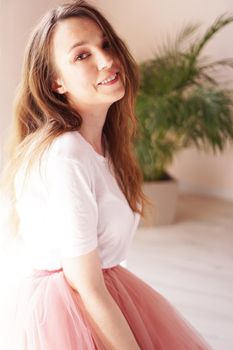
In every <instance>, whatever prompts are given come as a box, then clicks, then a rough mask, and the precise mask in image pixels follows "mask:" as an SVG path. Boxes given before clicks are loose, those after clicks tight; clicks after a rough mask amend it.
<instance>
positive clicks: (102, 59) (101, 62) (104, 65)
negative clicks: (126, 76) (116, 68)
mask: <svg viewBox="0 0 233 350" xmlns="http://www.w3.org/2000/svg"><path fill="white" fill-rule="evenodd" d="M112 65H113V58H112V56H111V54H109V53H107V52H106V51H105V52H100V53H99V54H98V56H97V68H98V70H99V71H100V70H102V69H109V68H111V67H112Z"/></svg>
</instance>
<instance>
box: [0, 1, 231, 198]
mask: <svg viewBox="0 0 233 350" xmlns="http://www.w3.org/2000/svg"><path fill="white" fill-rule="evenodd" d="M89 2H90V3H93V4H94V5H97V6H98V8H99V9H100V10H102V11H103V12H104V13H105V14H106V16H107V17H108V18H109V20H110V21H111V23H112V24H113V26H114V27H115V29H116V30H117V32H118V33H119V34H120V35H121V36H122V37H123V39H125V41H126V42H127V44H128V46H129V48H130V49H131V51H132V53H133V55H134V56H135V58H136V59H137V60H138V61H141V60H144V59H146V58H149V57H151V55H152V53H153V50H154V49H156V47H157V45H159V44H160V43H162V42H163V41H164V40H165V39H166V35H167V34H168V33H169V34H170V33H173V34H175V33H176V32H177V30H178V29H180V28H181V26H182V25H183V24H184V23H187V22H189V21H194V22H196V21H197V22H201V23H203V25H202V26H201V28H200V29H201V30H200V33H202V32H203V31H204V30H205V28H206V27H207V26H208V25H210V24H211V23H212V22H213V21H214V19H215V18H216V17H217V16H219V15H220V14H222V13H223V12H226V11H228V12H229V11H233V0H225V1H224V0H205V1H203V0H195V1H194V0H186V1H185V0H176V1H174V0H164V1H155V0H144V1H141V0H127V1H125V0H110V1H109V0H90V1H89ZM59 3H62V1H55V0H41V1H32V0H21V1H13V0H2V2H1V3H0V6H1V11H0V77H1V78H0V79H1V80H0V126H1V127H0V139H1V144H0V146H1V145H2V142H3V140H4V137H5V134H6V131H7V128H8V125H9V121H10V118H11V103H12V98H13V95H14V91H15V87H16V85H17V82H18V81H19V76H20V69H21V61H22V55H23V51H24V46H25V42H26V39H27V36H28V33H29V31H30V29H31V28H32V27H33V25H34V24H35V22H36V20H37V18H39V16H40V15H42V14H43V13H44V12H45V10H47V9H48V8H50V7H51V6H54V5H55V4H59ZM232 34H233V25H230V26H228V27H226V28H224V29H223V30H222V31H221V32H219V33H218V34H217V35H216V37H215V38H214V39H213V40H212V42H210V43H209V45H208V47H207V48H206V51H205V52H204V54H205V55H209V56H211V57H212V59H213V60H217V59H220V58H225V57H233V46H232ZM226 77H227V78H228V79H233V71H229V70H225V71H224V70H223V71H222V72H221V74H220V75H219V76H218V78H219V79H220V80H221V79H225V78H226ZM1 153H2V152H1ZM232 164H233V146H231V147H229V148H228V150H226V151H225V152H224V153H223V154H221V155H220V156H218V157H213V156H212V155H208V154H204V153H203V152H202V153H198V152H197V151H196V150H195V149H189V150H184V151H183V152H181V153H180V154H179V155H177V157H176V158H175V161H174V163H173V164H172V165H171V167H170V168H169V170H170V172H171V173H172V174H173V175H174V176H175V177H176V178H178V179H179V180H180V182H181V184H182V185H183V187H185V186H186V188H189V190H194V191H202V192H204V193H209V194H215V195H219V196H223V197H224V196H225V197H227V198H232V199H233V166H232Z"/></svg>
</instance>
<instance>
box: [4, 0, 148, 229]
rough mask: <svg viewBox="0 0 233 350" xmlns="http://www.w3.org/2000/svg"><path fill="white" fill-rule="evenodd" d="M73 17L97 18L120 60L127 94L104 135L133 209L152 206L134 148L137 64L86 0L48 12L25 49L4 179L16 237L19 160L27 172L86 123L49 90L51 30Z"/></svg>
mask: <svg viewBox="0 0 233 350" xmlns="http://www.w3.org/2000/svg"><path fill="white" fill-rule="evenodd" d="M70 17H87V18H90V19H92V20H93V21H95V22H96V23H97V24H98V25H99V26H100V28H101V29H102V31H103V32H104V33H105V34H106V36H107V39H108V40H109V42H110V45H111V48H112V50H113V52H114V54H116V55H117V57H118V58H119V61H120V63H121V67H122V69H123V73H124V77H125V95H124V97H123V98H122V99H120V100H118V101H116V102H114V103H113V104H112V105H111V106H110V108H109V110H108V112H107V116H106V120H105V124H104V127H103V133H104V135H105V137H106V139H107V144H108V147H109V154H110V156H111V159H112V163H113V166H114V170H115V174H116V178H117V181H118V183H119V186H120V187H121V189H122V191H123V193H124V194H125V196H126V198H127V201H128V203H129V205H130V207H131V209H132V210H133V211H134V212H138V213H140V214H141V215H142V216H143V217H144V216H145V204H146V203H147V204H149V201H148V198H147V197H146V196H145V195H144V193H143V191H142V181H143V178H142V173H141V171H140V169H139V166H138V163H137V160H136V157H135V153H134V150H133V140H134V138H135V136H136V134H137V123H138V122H137V118H136V116H135V111H134V105H135V99H136V95H137V91H138V87H139V70H138V65H137V64H136V62H135V60H134V58H133V57H132V56H131V54H130V52H129V51H128V48H127V46H126V44H125V43H124V42H123V40H122V39H120V38H119V37H118V36H117V34H116V33H115V31H114V29H113V28H112V26H111V25H110V23H109V22H108V21H107V19H106V18H105V17H104V16H103V15H102V14H101V13H100V12H99V11H98V10H97V9H96V8H95V7H93V6H91V5H89V4H88V3H87V2H86V1H82V0H79V1H74V2H72V3H67V4H63V5H60V6H58V7H56V8H54V9H52V10H50V11H49V12H47V13H46V14H45V15H44V16H43V17H42V19H41V20H40V21H39V23H38V24H37V26H36V27H35V29H34V30H33V32H32V33H31V36H30V38H29V41H28V44H27V47H26V50H25V55H24V62H23V66H22V68H23V69H22V79H21V82H20V84H19V86H18V89H17V94H16V96H15V100H14V104H13V118H12V122H11V127H10V132H9V137H8V142H7V149H6V152H7V163H6V165H5V168H4V169H3V176H2V181H1V187H2V191H3V190H4V192H6V193H7V195H8V197H9V198H10V203H11V214H10V224H11V226H12V234H13V235H14V234H16V233H17V229H18V223H19V218H18V216H17V211H16V208H15V202H16V199H15V198H16V196H15V189H14V179H15V175H16V173H17V171H18V170H19V168H20V166H21V164H22V163H23V161H24V160H25V159H27V160H28V166H27V171H26V174H28V172H29V170H30V169H31V167H32V165H33V164H34V162H35V161H36V160H40V159H41V156H42V154H43V152H44V151H45V150H46V148H47V147H49V146H50V145H51V143H52V141H53V140H54V139H55V138H56V137H57V136H59V135H61V134H63V133H64V132H66V131H72V130H78V129H79V128H80V126H81V123H82V118H81V116H80V115H79V114H78V113H77V111H76V110H74V109H73V108H72V107H71V106H70V104H68V101H67V100H66V97H65V96H64V95H60V94H58V93H56V92H54V91H52V89H51V84H52V81H53V77H54V74H55V68H54V65H53V63H52V57H51V38H52V34H53V32H54V30H55V28H56V26H57V24H58V23H59V22H61V21H62V20H65V19H68V18H70ZM138 204H139V205H140V206H139V205H138Z"/></svg>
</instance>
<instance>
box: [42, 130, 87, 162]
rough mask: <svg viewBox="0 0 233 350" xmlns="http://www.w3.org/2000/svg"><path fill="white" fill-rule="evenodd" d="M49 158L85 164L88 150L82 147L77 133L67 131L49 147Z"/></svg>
mask: <svg viewBox="0 0 233 350" xmlns="http://www.w3.org/2000/svg"><path fill="white" fill-rule="evenodd" d="M48 154H49V156H56V157H59V158H63V159H67V160H74V161H78V162H84V163H86V162H87V161H88V158H89V152H88V149H87V148H85V147H84V145H83V143H82V141H81V139H80V136H79V133H78V132H76V131H67V132H64V133H63V134H61V135H59V136H58V137H56V138H55V139H54V140H53V142H52V144H51V145H50V147H49V151H48Z"/></svg>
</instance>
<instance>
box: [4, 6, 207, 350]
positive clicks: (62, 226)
mask: <svg viewBox="0 0 233 350" xmlns="http://www.w3.org/2000/svg"><path fill="white" fill-rule="evenodd" d="M137 89H138V68H137V65H136V63H135V61H134V59H133V58H132V56H131V55H130V53H129V51H128V49H127V47H126V45H125V44H124V42H123V41H122V40H121V39H120V38H119V37H118V36H117V34H116V33H115V31H114V30H113V28H112V27H111V25H110V24H109V22H108V21H107V20H106V19H105V18H104V17H103V15H101V14H100V12H99V11H98V10H97V9H96V8H94V7H92V6H90V5H88V4H87V3H86V2H84V1H75V2H73V3H70V4H65V5H62V6H59V7H57V8H55V9H53V10H51V11H49V12H48V13H47V14H46V15H45V16H44V17H43V18H42V19H41V21H40V22H39V24H38V25H37V27H36V28H35V30H34V31H33V33H32V35H31V38H30V40H29V43H28V47H27V50H26V53H25V60H24V70H23V77H22V81H21V85H20V87H19V90H18V96H17V98H16V102H15V113H14V120H13V124H12V133H11V148H10V150H11V151H10V152H11V153H10V161H9V163H8V165H7V166H6V170H5V182H4V188H5V189H7V190H8V195H9V196H10V198H11V201H12V210H13V213H12V220H13V219H14V221H11V222H14V232H16V233H17V234H19V235H20V236H21V237H22V238H23V240H24V242H25V246H26V247H27V250H28V256H29V261H30V263H31V266H32V267H33V271H32V273H31V274H30V275H29V276H28V277H26V278H25V279H24V280H23V281H22V282H21V284H20V289H19V294H18V300H17V304H16V308H15V320H14V327H13V329H12V333H11V337H12V341H11V344H10V345H9V348H10V349H14V350H16V349H17V350H18V349H19V350H26V349H27V350H77V349H80V350H85V349H88V350H92V349H100V350H105V349H106V350H110V349H120V350H123V349H125V350H136V349H143V350H152V349H158V350H162V349H163V350H165V349H167V350H168V349H169V350H171V349H172V350H187V349H190V350H191V349H192V350H195V349H207V348H208V346H207V345H206V344H205V342H204V340H202V339H201V337H200V336H199V335H198V334H197V332H196V331H195V330H194V329H192V327H191V326H189V325H188V323H187V322H186V321H185V320H183V319H182V317H181V316H180V315H179V314H178V312H177V311H176V310H174V308H173V307H172V306H171V305H170V304H169V303H168V302H167V301H166V300H165V299H164V298H163V297H162V296H161V295H160V294H159V293H157V292H156V291H155V290H154V289H152V288H151V287H150V286H149V285H147V284H146V283H145V282H143V281H142V280H141V279H139V278H138V277H136V276H135V275H134V274H133V273H131V272H130V271H128V270H127V269H126V268H124V267H123V266H122V263H123V261H124V260H125V258H126V256H127V251H128V247H129V245H130V242H131V240H132V237H133V234H134V233H135V231H136V228H137V225H138V222H139V218H140V215H144V207H145V205H146V203H148V200H147V199H146V197H145V196H144V194H143V192H142V189H141V183H142V176H141V173H140V171H139V168H138V165H137V163H136V160H135V158H134V154H133V151H132V141H133V137H134V136H135V133H136V126H137V121H136V118H135V115H134V102H135V97H136V93H137Z"/></svg>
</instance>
